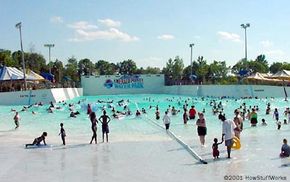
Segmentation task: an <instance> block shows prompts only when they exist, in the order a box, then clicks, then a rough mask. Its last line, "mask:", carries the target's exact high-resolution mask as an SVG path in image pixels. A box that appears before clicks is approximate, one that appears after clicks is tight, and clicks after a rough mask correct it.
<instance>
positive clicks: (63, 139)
mask: <svg viewBox="0 0 290 182" xmlns="http://www.w3.org/2000/svg"><path fill="white" fill-rule="evenodd" d="M58 135H60V136H61V140H62V144H63V145H65V137H66V134H65V130H64V128H63V123H60V132H59V134H58Z"/></svg>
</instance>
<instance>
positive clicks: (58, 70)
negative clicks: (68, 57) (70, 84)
mask: <svg viewBox="0 0 290 182" xmlns="http://www.w3.org/2000/svg"><path fill="white" fill-rule="evenodd" d="M51 73H52V74H53V75H54V79H55V80H56V82H57V83H61V82H62V78H63V73H64V67H63V64H62V62H61V61H59V60H58V59H56V60H55V62H53V64H52V67H51Z"/></svg>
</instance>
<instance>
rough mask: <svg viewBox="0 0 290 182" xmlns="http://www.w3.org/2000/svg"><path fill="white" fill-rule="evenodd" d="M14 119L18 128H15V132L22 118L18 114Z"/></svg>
mask: <svg viewBox="0 0 290 182" xmlns="http://www.w3.org/2000/svg"><path fill="white" fill-rule="evenodd" d="M13 119H14V123H15V125H16V127H15V130H16V129H17V128H18V127H19V120H20V116H19V114H18V112H16V113H15V116H14V118H13Z"/></svg>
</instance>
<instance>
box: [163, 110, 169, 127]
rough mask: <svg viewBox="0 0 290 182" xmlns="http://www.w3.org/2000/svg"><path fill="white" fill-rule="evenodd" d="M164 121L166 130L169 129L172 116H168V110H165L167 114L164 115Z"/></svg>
mask: <svg viewBox="0 0 290 182" xmlns="http://www.w3.org/2000/svg"><path fill="white" fill-rule="evenodd" d="M162 120H163V122H164V124H165V129H166V131H167V130H169V126H170V117H169V116H168V111H165V115H164V116H163V119H162Z"/></svg>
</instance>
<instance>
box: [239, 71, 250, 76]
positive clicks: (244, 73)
mask: <svg viewBox="0 0 290 182" xmlns="http://www.w3.org/2000/svg"><path fill="white" fill-rule="evenodd" d="M248 74H249V71H248V70H240V71H239V75H240V76H247V75H248Z"/></svg>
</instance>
